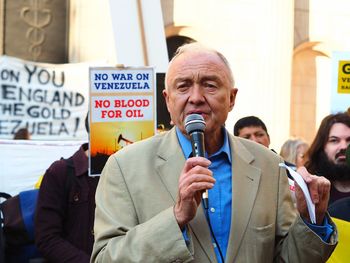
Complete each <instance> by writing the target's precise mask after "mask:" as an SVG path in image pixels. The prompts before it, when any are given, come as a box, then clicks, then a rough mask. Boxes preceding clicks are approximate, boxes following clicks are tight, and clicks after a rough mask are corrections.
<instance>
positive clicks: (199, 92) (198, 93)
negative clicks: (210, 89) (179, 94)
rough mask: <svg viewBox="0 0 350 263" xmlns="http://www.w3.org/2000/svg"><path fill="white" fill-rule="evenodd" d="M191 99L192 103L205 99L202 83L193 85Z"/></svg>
mask: <svg viewBox="0 0 350 263" xmlns="http://www.w3.org/2000/svg"><path fill="white" fill-rule="evenodd" d="M189 100H190V102H192V103H198V102H203V101H204V92H203V89H202V88H201V86H200V85H198V84H194V85H193V87H192V88H191V93H190V98H189Z"/></svg>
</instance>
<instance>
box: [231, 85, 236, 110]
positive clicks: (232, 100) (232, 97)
mask: <svg viewBox="0 0 350 263" xmlns="http://www.w3.org/2000/svg"><path fill="white" fill-rule="evenodd" d="M237 92H238V89H236V88H232V89H231V91H230V111H231V110H232V109H233V106H235V101H236V96H237Z"/></svg>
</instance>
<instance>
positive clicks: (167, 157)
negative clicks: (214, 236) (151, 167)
mask: <svg viewBox="0 0 350 263" xmlns="http://www.w3.org/2000/svg"><path fill="white" fill-rule="evenodd" d="M157 155H158V157H159V158H158V160H157V165H156V166H157V168H156V169H157V171H158V173H159V175H160V178H161V180H162V181H163V183H164V185H165V187H166V188H167V190H168V191H169V193H170V195H171V197H172V198H173V200H174V204H175V202H176V198H177V191H178V181H179V176H180V174H181V171H182V168H183V166H184V164H185V157H184V154H183V152H182V149H181V147H180V145H179V143H178V139H177V136H176V131H175V128H173V129H172V130H171V131H170V132H168V133H167V134H166V135H165V138H164V140H162V142H161V144H160V146H159V150H158V153H157ZM189 225H190V230H191V231H192V232H193V236H194V238H196V239H197V240H198V242H199V245H200V246H201V247H202V249H203V251H204V252H205V254H206V255H207V256H208V259H209V260H210V261H211V262H216V260H215V259H216V256H215V252H214V249H213V246H212V242H211V236H210V232H209V226H208V223H207V219H206V217H205V214H204V209H203V208H202V206H200V207H199V208H198V210H197V214H196V217H195V218H194V219H193V220H192V221H191V222H190V224H189ZM208 248H210V249H208Z"/></svg>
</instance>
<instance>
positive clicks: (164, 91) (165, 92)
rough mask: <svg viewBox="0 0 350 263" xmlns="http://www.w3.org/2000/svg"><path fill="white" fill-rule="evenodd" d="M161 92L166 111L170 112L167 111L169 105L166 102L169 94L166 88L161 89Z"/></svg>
mask: <svg viewBox="0 0 350 263" xmlns="http://www.w3.org/2000/svg"><path fill="white" fill-rule="evenodd" d="M162 94H163V97H164V100H165V103H166V107H167V109H168V112H170V111H169V107H168V104H169V95H168V92H167V90H166V89H163V91H162Z"/></svg>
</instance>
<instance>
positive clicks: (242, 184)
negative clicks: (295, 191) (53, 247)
mask: <svg viewBox="0 0 350 263" xmlns="http://www.w3.org/2000/svg"><path fill="white" fill-rule="evenodd" d="M229 142H230V145H231V151H232V171H233V175H232V211H231V213H232V216H231V220H232V221H231V231H230V232H231V233H230V238H229V243H228V248H227V255H226V262H248V263H253V262H259V263H263V262H298V263H299V262H308V263H309V262H313V263H315V262H324V261H326V259H327V258H328V257H329V255H330V254H331V252H332V251H333V249H334V248H335V245H336V242H337V233H336V231H335V232H334V234H333V236H332V238H331V243H330V244H326V243H324V242H323V241H322V240H321V239H320V238H319V237H318V236H317V235H316V234H315V233H313V232H312V231H311V230H310V229H309V228H308V227H307V226H306V225H305V224H304V223H303V221H302V220H301V218H300V217H299V216H297V214H296V211H295V208H294V206H293V204H292V201H291V196H290V192H289V187H288V180H287V176H286V173H285V170H284V169H281V168H279V166H278V163H279V162H281V159H280V157H279V156H278V155H276V154H274V153H272V152H271V151H269V150H268V149H266V148H264V147H262V146H260V145H258V144H256V143H252V142H251V141H248V140H244V139H240V138H237V137H234V136H232V135H230V136H229ZM184 162H185V158H184V155H183V153H182V150H181V147H180V145H179V143H178V140H177V137H176V132H175V129H172V130H171V131H170V132H166V133H163V134H160V135H157V136H154V137H152V138H150V139H147V140H144V141H141V142H138V143H134V144H132V145H129V146H127V147H126V148H124V149H123V150H121V151H119V152H117V153H116V154H114V155H112V156H111V157H110V158H109V160H108V162H107V164H106V166H105V168H104V170H103V172H102V175H101V178H100V182H99V185H98V188H97V192H96V217H95V244H94V249H93V253H92V258H91V262H103V263H107V262H122V263H126V262H149V263H155V262H198V263H205V262H217V261H216V256H215V252H214V249H213V245H212V242H211V237H210V232H209V228H208V224H207V221H206V218H205V215H204V213H203V209H202V207H199V209H198V211H197V215H196V217H195V218H194V219H193V221H191V222H190V224H189V225H188V229H189V236H190V240H191V242H190V244H188V245H186V243H185V241H184V239H183V234H182V232H181V230H180V229H179V227H178V225H177V222H176V220H175V217H174V214H173V206H174V204H175V200H176V196H177V190H178V178H179V175H180V173H181V170H182V167H183V165H184ZM214 187H215V186H214Z"/></svg>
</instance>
